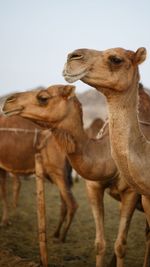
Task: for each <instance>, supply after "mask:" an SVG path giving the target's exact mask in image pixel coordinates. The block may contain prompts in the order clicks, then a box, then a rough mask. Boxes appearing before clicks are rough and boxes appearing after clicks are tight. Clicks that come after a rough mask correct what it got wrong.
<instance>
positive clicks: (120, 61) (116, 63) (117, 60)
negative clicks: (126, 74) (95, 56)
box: [109, 56, 124, 65]
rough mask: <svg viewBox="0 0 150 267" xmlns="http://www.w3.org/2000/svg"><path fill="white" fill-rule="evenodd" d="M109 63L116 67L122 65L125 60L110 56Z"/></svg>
mask: <svg viewBox="0 0 150 267" xmlns="http://www.w3.org/2000/svg"><path fill="white" fill-rule="evenodd" d="M109 61H110V62H111V63H113V64H114V65H119V64H121V63H122V62H123V61H124V60H123V59H122V58H119V57H116V56H110V57H109Z"/></svg>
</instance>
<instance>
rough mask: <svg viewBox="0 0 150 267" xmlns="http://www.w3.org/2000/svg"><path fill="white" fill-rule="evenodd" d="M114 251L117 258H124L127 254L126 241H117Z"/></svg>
mask: <svg viewBox="0 0 150 267" xmlns="http://www.w3.org/2000/svg"><path fill="white" fill-rule="evenodd" d="M114 250H115V254H116V256H117V257H119V258H123V257H124V256H125V254H126V241H123V240H117V241H116V242H115V247H114Z"/></svg>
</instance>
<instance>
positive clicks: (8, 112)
mask: <svg viewBox="0 0 150 267" xmlns="http://www.w3.org/2000/svg"><path fill="white" fill-rule="evenodd" d="M23 109H24V107H19V108H16V109H11V110H4V109H2V113H3V114H4V115H6V116H12V115H18V114H20V113H21V111H22V110H23Z"/></svg>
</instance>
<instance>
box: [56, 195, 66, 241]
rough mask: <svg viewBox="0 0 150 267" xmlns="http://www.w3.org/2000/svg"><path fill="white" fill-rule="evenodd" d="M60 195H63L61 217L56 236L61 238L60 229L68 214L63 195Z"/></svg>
mask: <svg viewBox="0 0 150 267" xmlns="http://www.w3.org/2000/svg"><path fill="white" fill-rule="evenodd" d="M60 197H61V209H60V219H59V223H58V226H57V228H56V230H55V232H54V237H56V238H59V236H60V230H61V227H62V225H63V223H64V221H65V218H66V215H67V206H66V204H65V201H64V199H63V198H62V196H61V195H60Z"/></svg>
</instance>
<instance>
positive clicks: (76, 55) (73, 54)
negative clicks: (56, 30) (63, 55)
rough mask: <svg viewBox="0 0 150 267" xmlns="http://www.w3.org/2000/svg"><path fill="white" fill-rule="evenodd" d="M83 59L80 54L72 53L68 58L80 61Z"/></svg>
mask: <svg viewBox="0 0 150 267" xmlns="http://www.w3.org/2000/svg"><path fill="white" fill-rule="evenodd" d="M81 58H83V55H81V54H78V53H72V54H70V55H69V56H68V60H78V59H81Z"/></svg>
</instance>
